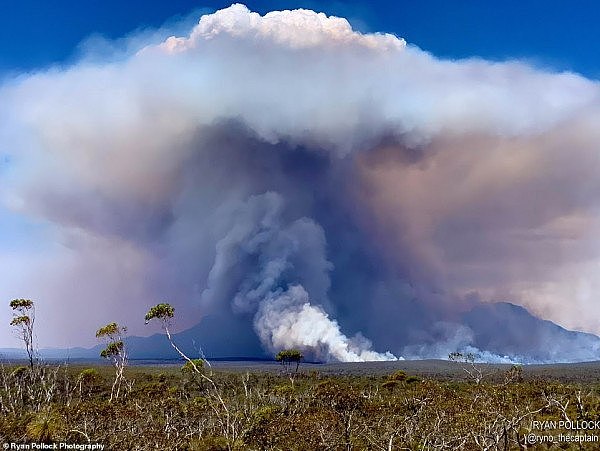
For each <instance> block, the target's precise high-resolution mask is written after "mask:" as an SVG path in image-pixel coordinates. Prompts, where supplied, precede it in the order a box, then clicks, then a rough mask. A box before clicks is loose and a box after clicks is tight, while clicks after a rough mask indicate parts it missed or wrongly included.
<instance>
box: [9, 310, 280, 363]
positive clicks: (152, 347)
mask: <svg viewBox="0 0 600 451" xmlns="http://www.w3.org/2000/svg"><path fill="white" fill-rule="evenodd" d="M234 331H235V333H233V332H234ZM173 337H174V339H175V342H176V343H177V346H179V348H181V350H182V351H183V352H185V353H186V354H187V355H189V356H190V357H198V356H199V355H200V352H201V351H202V352H203V353H204V355H205V356H206V357H207V358H208V357H211V358H234V359H247V358H255V359H264V358H268V357H270V356H269V355H267V354H266V353H265V352H264V351H263V349H262V347H261V345H260V341H259V340H258V337H257V336H256V334H255V333H254V331H253V329H252V325H251V324H250V322H249V321H248V320H247V318H241V317H232V316H231V315H230V316H220V315H209V316H206V317H205V318H203V319H202V321H201V322H200V323H198V324H197V325H195V326H193V327H191V328H190V329H187V330H184V331H182V332H179V333H177V334H174V335H173ZM127 347H128V350H129V357H130V358H131V359H176V358H178V357H179V355H178V354H177V353H176V352H175V350H174V349H173V348H172V347H171V345H170V344H169V342H168V341H167V338H166V337H165V335H164V334H155V335H151V336H149V337H135V336H131V337H127ZM103 348H104V345H102V344H98V345H96V346H94V347H92V348H80V347H78V348H68V349H55V348H46V349H41V351H40V353H41V355H42V357H43V358H47V359H64V358H69V359H95V358H99V355H100V351H101V350H102V349H103ZM0 354H1V355H2V356H3V357H5V358H22V357H24V353H23V351H22V350H20V349H0Z"/></svg>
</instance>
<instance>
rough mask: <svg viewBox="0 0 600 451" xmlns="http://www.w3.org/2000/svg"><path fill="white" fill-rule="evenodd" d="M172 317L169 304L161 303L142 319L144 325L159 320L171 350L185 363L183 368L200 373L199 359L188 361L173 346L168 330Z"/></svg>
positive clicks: (173, 342) (173, 313)
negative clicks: (144, 322)
mask: <svg viewBox="0 0 600 451" xmlns="http://www.w3.org/2000/svg"><path fill="white" fill-rule="evenodd" d="M174 315H175V308H174V307H173V306H172V305H171V304H167V303H166V302H163V303H161V304H157V305H155V306H154V307H152V308H151V309H150V310H148V313H146V316H145V318H144V319H145V321H146V324H148V323H149V322H150V321H152V320H153V319H157V320H159V321H160V323H161V327H162V329H163V330H164V331H165V334H167V339H168V340H169V343H170V344H171V346H172V347H173V349H175V351H176V352H177V353H178V354H179V355H180V356H181V357H182V358H183V359H184V360H185V361H186V364H185V366H188V365H189V367H188V368H189V369H191V370H193V371H195V372H196V373H201V371H200V369H201V368H202V366H201V365H198V364H197V363H198V361H199V360H200V359H190V358H189V357H188V356H187V355H186V354H185V353H184V352H183V351H182V350H181V349H179V347H178V346H177V344H175V341H174V340H173V337H172V336H171V331H170V330H169V328H170V327H171V320H172V319H173V316H174ZM200 361H201V360H200Z"/></svg>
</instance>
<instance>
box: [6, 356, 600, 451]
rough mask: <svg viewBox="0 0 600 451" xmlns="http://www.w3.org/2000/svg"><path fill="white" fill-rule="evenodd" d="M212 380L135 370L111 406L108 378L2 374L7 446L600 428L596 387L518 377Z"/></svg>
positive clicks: (475, 441) (287, 441)
mask: <svg viewBox="0 0 600 451" xmlns="http://www.w3.org/2000/svg"><path fill="white" fill-rule="evenodd" d="M203 371H210V370H206V369H203ZM209 374H210V380H211V381H212V382H208V381H207V380H205V379H204V378H202V377H199V376H198V375H197V373H195V372H194V371H191V370H190V368H189V365H188V366H187V367H186V366H184V367H183V368H181V369H180V368H176V367H168V368H157V367H154V368H150V367H129V368H127V369H126V370H125V372H124V380H123V382H122V384H121V393H120V396H119V397H118V398H117V399H113V400H112V401H111V395H114V390H113V383H114V382H113V381H114V372H113V370H112V369H111V368H110V367H109V366H98V367H95V368H83V367H78V366H68V367H65V366H61V367H58V366H46V365H40V366H37V367H35V368H34V370H33V371H32V370H31V368H29V367H28V366H18V367H14V366H4V367H2V370H1V375H0V441H3V442H17V443H28V442H31V441H41V442H65V441H66V442H71V443H88V442H90V443H93V442H98V443H103V444H105V445H106V446H107V449H113V450H129V449H132V450H133V449H139V450H142V449H162V450H185V449H190V450H228V449H240V450H242V449H255V450H263V449H268V450H271V449H272V450H325V449H331V450H338V449H339V450H343V449H373V450H388V449H397V450H400V449H414V450H417V449H500V450H505V449H526V448H527V446H528V445H527V444H526V434H528V433H529V432H531V431H530V429H531V423H532V421H533V420H537V421H543V420H550V421H554V420H560V419H569V420H572V421H577V420H596V419H598V417H599V412H600V391H599V387H598V386H594V385H589V386H584V385H571V384H562V383H556V382H553V383H549V382H545V381H541V380H540V381H527V382H524V381H521V380H519V371H518V370H512V371H511V372H509V373H507V374H506V380H505V381H494V382H486V381H485V380H483V381H481V382H480V383H476V382H474V381H473V380H471V379H465V380H462V381H436V380H422V379H421V378H419V377H415V376H410V375H406V374H405V373H403V372H396V373H393V374H390V375H388V376H373V377H365V376H321V375H320V374H319V373H318V372H316V371H312V372H310V373H306V372H303V371H302V368H300V371H299V372H298V373H295V374H291V373H288V372H287V371H285V370H282V372H281V373H280V374H278V373H258V374H250V373H246V374H243V373H233V372H220V371H211V372H210V373H209ZM467 377H468V376H467ZM113 398H114V396H113ZM533 432H537V433H541V431H533ZM546 432H551V433H558V432H559V431H558V430H553V431H546ZM588 432H590V433H594V432H595V431H588ZM538 446H539V448H535V447H533V448H535V449H547V448H548V447H547V446H546V445H544V446H541V445H538ZM569 446H570V447H569ZM553 447H554V448H553V449H594V448H595V447H594V446H590V445H589V444H588V445H577V444H571V445H566V444H563V446H562V447H560V448H559V447H558V446H557V445H553ZM596 447H597V446H596Z"/></svg>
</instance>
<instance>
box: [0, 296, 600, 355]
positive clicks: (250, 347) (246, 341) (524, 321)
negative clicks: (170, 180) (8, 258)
mask: <svg viewBox="0 0 600 451" xmlns="http://www.w3.org/2000/svg"><path fill="white" fill-rule="evenodd" d="M460 322H461V323H462V325H464V326H467V327H468V328H469V329H470V330H471V331H472V335H473V340H472V343H471V344H472V346H474V347H476V348H478V349H480V350H484V351H489V352H491V353H493V354H497V355H499V356H509V357H511V358H514V359H515V360H518V361H522V362H532V363H541V362H582V361H593V360H600V338H599V337H597V336H596V335H593V334H589V333H583V332H576V331H571V330H567V329H564V328H563V327H560V326H558V325H557V324H555V323H553V322H551V321H547V320H542V319H540V318H537V317H536V316H534V315H532V314H531V313H530V312H529V311H527V309H525V308H523V307H520V306H518V305H514V304H511V303H508V302H497V303H489V304H480V305H478V306H476V307H474V308H473V309H471V310H470V311H468V312H466V313H465V314H464V315H463V316H462V318H461V319H460ZM174 339H175V341H176V343H177V345H178V346H179V347H180V348H181V349H182V350H183V351H184V352H185V353H186V354H188V355H189V356H190V357H198V356H200V355H201V352H202V353H203V355H204V356H206V357H207V358H213V359H224V358H230V359H232V360H248V359H258V360H261V359H265V358H266V359H269V358H271V357H272V356H271V355H270V354H268V353H267V352H265V351H264V350H263V349H262V347H261V345H260V341H259V340H258V338H257V336H256V334H255V333H254V330H253V329H252V324H251V322H250V321H248V319H247V318H244V317H234V316H232V315H228V316H225V315H223V316H221V315H211V316H207V317H205V318H204V319H203V320H202V321H201V322H200V323H199V324H197V325H196V326H194V327H192V328H190V329H187V330H184V331H182V332H180V333H178V334H175V335H174ZM127 344H128V349H129V356H130V358H131V359H176V358H178V357H179V356H178V354H177V353H176V352H175V351H174V350H173V348H171V346H170V344H169V342H168V341H167V339H166V337H165V336H164V335H163V334H155V335H151V336H149V337H128V338H127ZM102 348H103V345H100V344H99V345H97V346H94V347H93V348H69V349H42V351H41V354H42V356H43V357H44V358H47V359H64V358H69V359H95V358H98V357H99V354H100V351H101V350H102ZM0 355H2V356H3V357H5V358H21V357H24V353H23V351H22V350H19V349H0ZM446 355H447V354H446ZM446 355H444V356H441V357H442V358H444V357H446ZM429 357H431V356H429Z"/></svg>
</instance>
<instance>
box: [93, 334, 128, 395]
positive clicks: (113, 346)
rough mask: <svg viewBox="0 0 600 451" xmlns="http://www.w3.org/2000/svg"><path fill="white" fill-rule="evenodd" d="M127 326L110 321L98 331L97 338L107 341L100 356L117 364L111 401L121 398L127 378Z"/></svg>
mask: <svg viewBox="0 0 600 451" xmlns="http://www.w3.org/2000/svg"><path fill="white" fill-rule="evenodd" d="M126 333H127V328H126V327H125V326H119V325H118V324H117V323H109V324H107V325H106V326H104V327H101V328H100V329H98V330H97V331H96V338H98V339H104V340H106V341H107V344H106V348H104V349H103V350H102V352H100V357H103V358H105V359H110V360H111V361H112V362H113V365H114V366H115V371H116V372H115V381H114V382H113V385H112V389H111V392H110V401H112V400H113V399H118V398H119V393H120V391H121V384H122V382H123V380H124V379H125V377H124V375H123V373H124V371H125V366H127V349H126V347H125V341H124V338H125V334H126Z"/></svg>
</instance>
